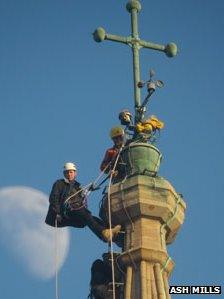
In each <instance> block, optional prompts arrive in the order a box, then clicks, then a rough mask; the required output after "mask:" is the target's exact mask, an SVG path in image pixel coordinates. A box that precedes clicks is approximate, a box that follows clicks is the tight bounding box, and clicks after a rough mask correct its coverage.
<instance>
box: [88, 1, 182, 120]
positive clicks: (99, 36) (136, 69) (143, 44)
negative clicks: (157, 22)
mask: <svg viewBox="0 0 224 299" xmlns="http://www.w3.org/2000/svg"><path fill="white" fill-rule="evenodd" d="M126 8H127V10H128V12H129V13H130V14H131V31H132V34H131V36H129V37H123V36H119V35H113V34H109V33H106V31H105V30H104V29H103V28H102V27H99V28H97V29H96V30H95V32H94V33H93V37H94V40H95V41H96V42H102V41H103V40H111V41H115V42H119V43H123V44H126V45H129V46H130V47H131V48H132V52H133V74H134V101H135V121H136V122H137V121H138V120H139V114H140V107H141V91H140V88H139V87H138V83H139V82H140V63H139V50H140V49H141V48H148V49H152V50H158V51H162V52H165V54H166V55H167V56H168V57H173V56H175V55H176V54H177V46H176V45H175V44H174V43H169V44H167V45H166V46H164V45H158V44H154V43H151V42H147V41H144V40H141V39H140V38H139V33H138V13H139V12H140V10H141V4H140V2H139V1H138V0H131V1H129V2H128V3H127V5H126Z"/></svg>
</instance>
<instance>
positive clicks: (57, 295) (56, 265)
mask: <svg viewBox="0 0 224 299" xmlns="http://www.w3.org/2000/svg"><path fill="white" fill-rule="evenodd" d="M57 228H58V220H57V217H56V218H55V265H54V266H55V298H56V299H59V288H58V230H57Z"/></svg>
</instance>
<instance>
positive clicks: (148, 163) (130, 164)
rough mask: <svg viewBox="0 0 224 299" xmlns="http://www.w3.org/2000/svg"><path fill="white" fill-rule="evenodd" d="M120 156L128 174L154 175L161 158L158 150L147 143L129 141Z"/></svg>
mask: <svg viewBox="0 0 224 299" xmlns="http://www.w3.org/2000/svg"><path fill="white" fill-rule="evenodd" d="M121 156H122V160H123V161H124V163H125V164H126V173H127V175H128V176H131V175H139V174H142V175H150V176H154V175H156V174H157V172H158V171H159V167H160V161H161V158H162V155H161V153H160V151H159V150H158V149H157V148H156V147H155V146H153V145H152V144H148V143H131V144H130V145H128V146H126V147H125V148H124V150H123V151H122V153H121Z"/></svg>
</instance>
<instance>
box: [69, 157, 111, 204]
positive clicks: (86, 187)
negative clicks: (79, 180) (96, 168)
mask: <svg viewBox="0 0 224 299" xmlns="http://www.w3.org/2000/svg"><path fill="white" fill-rule="evenodd" d="M109 165H110V162H109V163H108V164H107V165H106V167H104V169H103V170H102V171H101V172H100V174H99V175H98V177H97V178H96V179H95V181H93V183H89V184H87V185H85V186H84V187H82V188H81V189H79V190H78V191H77V192H75V193H74V194H71V195H70V196H69V197H68V198H66V200H65V202H64V204H66V203H67V202H68V201H69V200H70V199H71V198H72V197H74V196H75V195H77V194H79V193H80V192H82V191H84V190H86V189H88V188H89V187H90V186H91V185H93V186H94V185H95V184H96V183H97V182H98V181H99V180H100V178H101V177H102V176H103V175H104V172H105V170H106V169H107V168H108V167H109ZM91 192H92V191H88V192H87V194H86V197H87V196H88V195H89V194H90V193H91Z"/></svg>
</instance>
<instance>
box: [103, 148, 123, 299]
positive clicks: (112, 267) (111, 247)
mask: <svg viewBox="0 0 224 299" xmlns="http://www.w3.org/2000/svg"><path fill="white" fill-rule="evenodd" d="M122 149H123V146H122V147H121V148H120V149H119V152H118V154H117V157H116V160H115V162H114V166H113V169H112V171H111V174H110V178H109V185H108V195H107V200H108V218H109V219H108V220H109V229H110V256H111V271H112V291H113V299H116V297H115V295H116V292H115V270H114V250H113V240H112V218H111V199H110V193H111V183H112V178H113V175H114V171H115V168H116V166H117V163H118V159H119V157H120V154H121V151H122Z"/></svg>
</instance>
